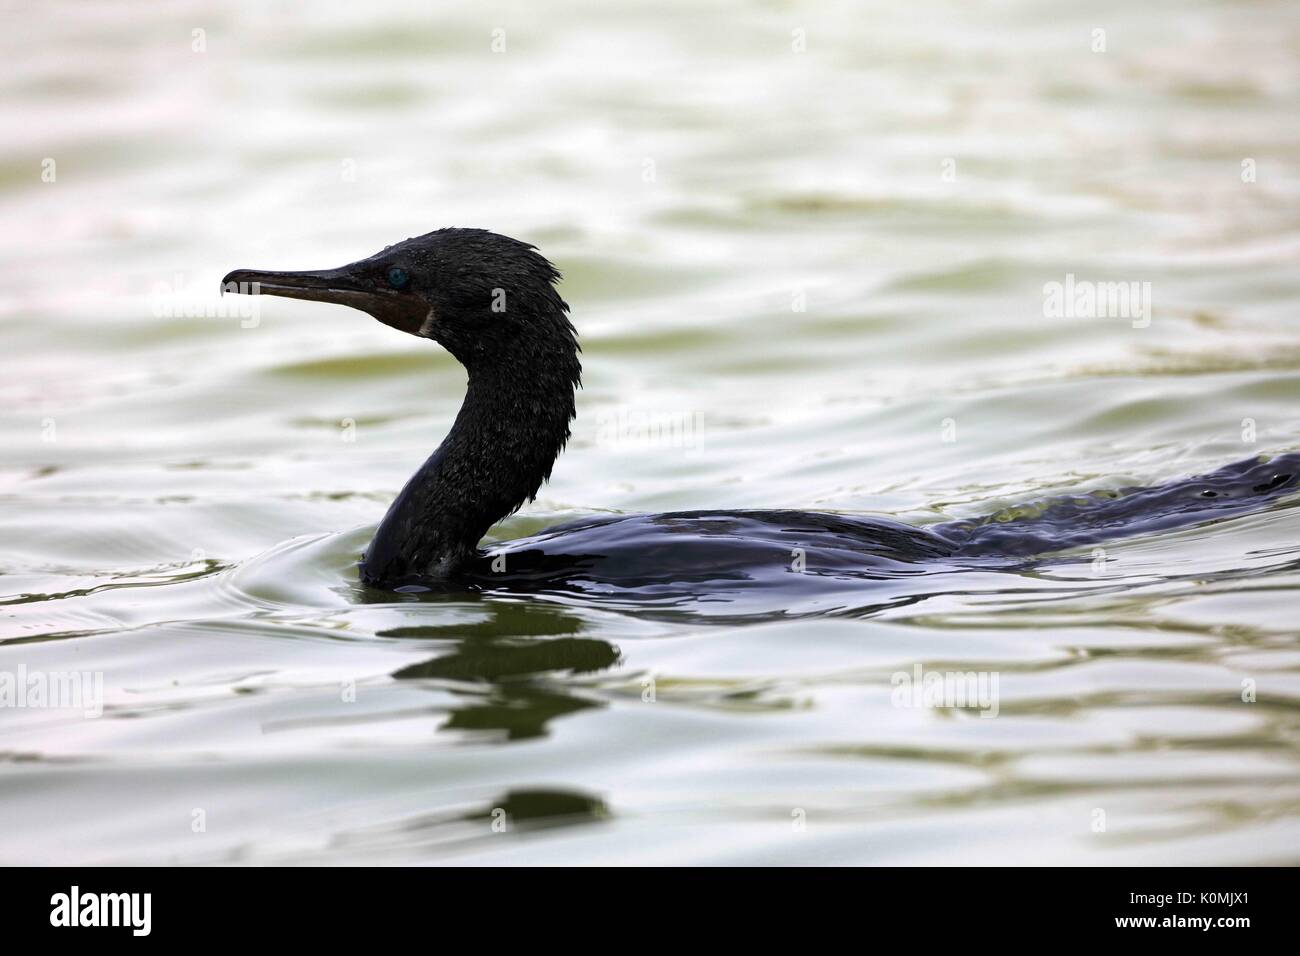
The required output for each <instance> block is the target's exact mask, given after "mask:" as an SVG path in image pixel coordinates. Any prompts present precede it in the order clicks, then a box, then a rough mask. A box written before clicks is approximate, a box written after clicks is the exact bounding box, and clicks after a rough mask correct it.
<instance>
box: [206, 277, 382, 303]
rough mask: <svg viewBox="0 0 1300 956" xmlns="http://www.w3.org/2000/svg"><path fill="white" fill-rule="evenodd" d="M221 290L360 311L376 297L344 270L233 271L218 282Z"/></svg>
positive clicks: (372, 291) (373, 292) (370, 290)
mask: <svg viewBox="0 0 1300 956" xmlns="http://www.w3.org/2000/svg"><path fill="white" fill-rule="evenodd" d="M221 291H222V292H237V293H239V294H241V295H281V296H285V297H286V298H290V299H307V300H309V301H311V302H335V303H337V304H339V305H350V306H352V308H354V309H361V310H362V311H369V310H368V308H367V306H368V305H369V303H370V301H371V300H372V299H374V298H375V295H376V292H375V290H374V289H361V288H358V286H357V284H356V282H355V281H354V280H353V279H352V277H351V276H350V275H349V273H348V270H347V269H346V268H343V269H317V270H315V271H312V272H262V271H260V270H258V269H236V270H235V271H234V272H230V273H227V274H226V277H225V278H224V279H222V280H221Z"/></svg>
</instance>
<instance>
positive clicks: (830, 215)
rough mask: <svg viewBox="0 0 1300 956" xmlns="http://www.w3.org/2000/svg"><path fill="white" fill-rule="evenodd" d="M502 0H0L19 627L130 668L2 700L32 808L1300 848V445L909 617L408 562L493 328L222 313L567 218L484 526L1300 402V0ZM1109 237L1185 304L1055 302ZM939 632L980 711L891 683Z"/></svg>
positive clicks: (540, 234)
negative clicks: (528, 474)
mask: <svg viewBox="0 0 1300 956" xmlns="http://www.w3.org/2000/svg"><path fill="white" fill-rule="evenodd" d="M476 7H477V5H470V6H469V7H467V8H454V9H449V10H446V11H439V10H436V9H434V8H433V6H432V5H429V4H425V3H419V4H394V5H388V4H365V5H355V6H352V5H340V6H339V8H338V9H334V10H331V9H329V8H327V7H325V6H324V5H312V6H311V8H310V9H308V8H306V7H298V6H297V5H292V4H285V3H249V4H246V5H237V4H215V3H175V4H168V5H166V6H165V7H161V6H159V5H156V4H147V3H123V4H94V5H91V4H62V3H50V4H43V5H40V6H37V7H32V8H31V9H28V10H25V11H24V12H23V14H22V16H21V17H16V18H13V19H14V22H12V23H11V24H10V28H9V29H7V30H6V31H5V33H4V35H3V36H2V37H0V45H2V46H3V50H4V58H3V59H4V63H5V66H4V67H3V74H2V75H3V78H4V82H3V93H2V94H0V95H2V96H3V108H4V111H5V118H6V120H7V122H6V123H5V127H6V136H5V139H4V142H3V144H2V145H0V210H2V215H3V221H4V229H3V238H2V241H3V252H4V255H3V257H0V278H2V280H3V284H2V286H0V288H2V289H3V292H0V330H2V334H3V339H2V341H3V359H2V360H0V361H2V362H3V371H2V372H0V594H3V595H4V596H3V598H0V602H2V603H0V672H4V671H8V672H11V673H17V672H18V670H19V668H22V669H24V670H25V672H27V673H32V672H35V673H40V674H49V673H52V672H60V671H74V672H77V673H86V674H98V675H101V679H102V681H103V685H102V686H103V694H102V701H103V713H102V715H101V716H98V717H87V716H85V714H84V712H82V711H78V710H74V709H66V708H65V709H58V708H52V707H35V706H30V707H17V706H9V707H3V708H0V862H5V863H19V862H36V863H68V862H88V863H96V862H129V863H157V862H184V863H208V862H239V863H282V862H291V863H345V862H348V863H408V862H421V863H425V862H427V863H439V862H457V863H503V862H518V863H588V862H600V863H630V862H640V863H759V862H776V863H810V862H819V863H848V862H852V863H926V864H929V863H947V862H962V863H1028V862H1045V863H1067V862H1068V863H1083V864H1098V865H1120V864H1135V863H1180V864H1185V863H1268V862H1300V764H1298V762H1297V753H1296V741H1297V738H1298V737H1300V645H1298V644H1297V629H1296V617H1295V609H1296V607H1297V601H1298V600H1300V571H1297V567H1300V564H1298V563H1297V562H1300V544H1297V541H1298V540H1300V510H1297V509H1296V508H1295V507H1293V505H1294V504H1295V501H1294V498H1293V499H1292V500H1290V501H1284V502H1281V503H1279V505H1278V506H1277V507H1275V508H1273V509H1271V510H1269V511H1268V512H1266V513H1262V514H1257V515H1254V516H1250V517H1244V518H1236V519H1232V520H1229V521H1222V522H1217V523H1214V524H1212V525H1208V526H1204V527H1198V528H1193V529H1187V530H1181V531H1176V532H1168V533H1164V534H1158V535H1153V536H1148V537H1145V538H1142V539H1138V540H1128V541H1122V542H1115V543H1113V544H1111V545H1108V546H1107V548H1106V549H1105V554H1104V556H1103V560H1102V561H1101V562H1100V565H1099V564H1098V562H1097V561H1096V560H1095V555H1093V553H1092V550H1091V549H1084V550H1083V551H1082V552H1080V553H1078V554H1075V555H1072V556H1067V557H1073V558H1074V559H1075V560H1074V561H1073V563H1070V562H1065V563H1058V564H1055V565H1052V566H1050V567H1046V568H1040V569H1036V570H1030V571H1026V572H1024V573H1023V574H1021V575H1018V576H1011V575H1000V576H998V577H997V578H996V579H994V578H992V577H991V576H990V578H989V579H988V580H973V581H972V582H971V583H970V586H969V587H968V588H964V589H962V590H961V591H947V592H941V593H934V594H932V595H929V596H928V597H926V598H925V599H924V600H919V601H916V602H910V603H905V604H902V605H900V606H898V607H895V608H893V609H892V610H883V611H880V612H879V613H876V614H874V615H871V616H867V617H858V618H834V617H825V618H812V619H799V620H781V619H779V618H775V617H774V618H773V619H772V620H769V621H766V622H760V623H754V624H749V625H745V626H723V625H706V624H693V623H690V622H689V621H684V622H664V621H661V620H648V619H645V618H644V617H638V616H637V615H634V614H620V613H617V612H616V611H613V610H609V609H601V608H596V607H591V606H584V605H583V604H582V603H581V602H579V601H575V602H571V603H568V604H557V603H544V602H539V601H528V600H520V599H513V600H501V599H492V598H483V597H475V596H472V595H471V596H465V597H463V598H451V599H447V598H444V599H440V600H424V601H420V600H407V599H402V600H396V599H394V598H393V597H392V596H386V595H382V594H373V593H367V592H365V591H364V590H363V589H361V588H360V586H359V585H358V583H357V579H356V572H355V568H354V562H355V560H356V557H357V555H358V554H359V552H360V551H361V549H362V548H363V547H364V545H365V543H366V542H367V540H368V536H369V534H370V532H371V531H372V530H373V528H374V526H375V524H376V523H377V522H378V520H379V518H380V517H381V515H382V513H383V511H384V508H385V507H386V505H387V503H388V501H389V500H390V499H391V497H392V496H393V494H395V492H396V491H397V489H398V488H399V487H400V486H401V484H402V482H403V481H404V480H405V478H406V477H407V476H408V475H409V474H410V472H411V471H413V470H414V468H415V467H416V466H417V465H418V463H419V462H420V461H422V460H423V458H424V457H425V456H426V455H427V453H428V452H429V451H430V449H431V448H432V447H433V446H434V445H435V444H436V443H437V441H438V440H439V439H440V437H441V435H442V434H443V432H444V431H445V429H446V428H447V426H448V425H449V424H450V421H451V419H452V417H453V416H454V414H455V411H456V409H457V407H458V404H459V401H460V397H461V393H462V388H463V385H464V376H463V374H462V372H461V371H460V369H459V367H458V366H457V365H456V364H455V363H454V361H453V360H452V359H450V358H449V357H448V356H447V355H446V354H445V353H442V352H441V351H440V350H438V349H437V348H436V347H434V346H432V345H431V344H429V343H427V342H420V341H416V340H414V339H411V338H408V337H405V336H402V335H401V334H400V333H398V332H395V331H392V330H390V329H386V328H384V327H382V326H380V325H378V324H377V323H375V322H373V321H371V320H369V319H368V318H367V317H365V316H363V315H361V314H360V313H356V312H351V311H348V310H346V309H343V308H339V307H332V306H323V305H313V304H310V303H302V302H294V301H290V300H270V299H268V300H266V301H265V302H261V303H260V314H259V315H257V316H256V317H255V319H254V317H251V316H245V317H241V316H240V315H237V314H229V313H227V314H221V315H212V316H204V315H196V316H194V317H184V313H185V312H186V311H187V308H191V309H199V310H202V309H203V308H217V307H218V305H219V303H220V301H221V300H218V299H217V298H216V296H215V294H214V292H215V289H216V288H217V284H218V280H219V278H220V277H221V276H222V275H223V274H224V273H225V272H226V271H228V270H229V269H232V268H235V267H261V268H271V269H277V268H284V269H291V268H316V267H330V266H336V265H340V264H342V263H344V262H348V261H351V260H353V259H357V258H360V257H362V256H365V255H368V254H370V253H372V252H374V251H376V250H378V249H379V248H381V247H382V246H384V245H386V244H388V243H390V242H394V241H396V240H399V239H403V238H406V237H407V236H411V235H416V234H419V233H422V232H425V231H428V230H430V229H433V228H436V227H439V226H444V225H462V226H482V227H487V228H491V229H495V230H497V231H500V232H503V233H506V234H508V235H514V236H518V237H521V238H526V239H528V240H530V241H532V242H535V243H537V244H538V245H539V246H540V247H541V249H542V250H543V252H544V253H546V254H547V255H548V256H549V257H550V258H551V259H553V260H554V261H555V262H556V263H557V264H558V265H559V266H560V268H561V269H562V270H563V271H564V273H565V276H566V278H565V282H564V284H563V287H562V291H563V293H564V295H565V297H566V299H567V300H568V301H569V303H570V304H571V305H572V307H573V317H574V321H575V324H576V325H577V327H578V329H579V331H580V333H581V336H582V343H583V349H584V368H585V372H584V380H585V388H584V390H583V391H582V392H581V393H580V397H579V418H578V420H577V422H576V423H575V432H574V438H573V441H572V442H571V444H570V447H569V449H568V451H567V452H566V453H565V455H564V456H563V457H562V458H561V459H560V462H559V463H558V465H557V467H556V469H555V472H554V475H553V479H552V481H551V483H550V484H549V485H548V486H546V487H545V488H544V489H543V491H542V494H541V495H540V496H539V498H538V500H537V501H536V502H535V503H534V504H532V505H530V506H528V507H527V508H526V509H525V510H524V511H523V512H522V513H520V514H519V515H517V516H515V517H513V518H511V519H509V520H507V521H506V522H504V523H503V524H502V525H500V526H499V527H497V528H495V529H494V530H493V535H494V536H495V537H498V538H509V537H515V536H519V535H523V534H528V533H531V532H533V531H536V530H539V529H541V528H543V527H545V526H546V525H547V524H549V523H552V522H555V521H559V520H567V519H570V518H574V517H579V516H582V515H587V514H591V513H594V512H610V511H612V512H623V511H656V510H668V509H684V508H714V507H716V508H751V507H772V508H775V507H790V508H808V509H824V510H842V511H849V512H872V513H881V514H887V515H891V516H894V517H898V518H901V519H903V520H908V521H914V522H929V521H935V520H940V519H946V518H964V517H974V516H979V515H983V514H987V513H990V512H993V511H996V510H998V509H1000V508H1004V507H1008V506H1013V505H1016V504H1017V503H1019V502H1021V501H1024V500H1029V499H1033V498H1035V497H1038V496H1041V495H1043V494H1048V493H1067V492H1084V491H1089V490H1092V489H1097V488H1119V487H1122V486H1125V485H1134V484H1154V483H1158V482H1161V481H1165V480H1169V479H1172V478H1176V477H1179V476H1182V475H1186V474H1192V473H1197V472H1202V471H1206V470H1209V469H1211V468H1213V467H1217V466H1219V465H1221V464H1223V463H1226V462H1229V461H1234V460H1238V459H1242V458H1246V457H1249V456H1251V455H1256V454H1264V453H1268V452H1272V451H1280V450H1284V449H1294V448H1296V447H1297V446H1300V417H1298V416H1297V412H1296V399H1297V397H1300V338H1298V337H1297V328H1298V324H1300V319H1298V318H1297V314H1298V308H1297V306H1298V305H1300V272H1298V271H1297V269H1296V262H1297V256H1298V255H1300V125H1298V124H1297V122H1296V117H1297V116H1300V15H1298V14H1297V8H1296V7H1295V6H1294V4H1289V3H1284V2H1278V3H1269V2H1257V3H1249V4H1230V3H1201V4H1183V3H1164V2H1161V3H1155V4H1141V5H1136V6H1135V5H1133V4H1122V3H1116V2H1104V3H1101V4H1100V5H1098V4H1092V5H1089V8H1088V9H1087V11H1086V12H1080V11H1079V8H1078V7H1077V5H1075V4H1068V3H1065V2H1063V0H1062V2H1056V0H1051V2H1039V3H1017V2H1001V3H995V4H988V5H985V4H980V5H974V4H967V3H960V2H952V3H940V2H919V3H909V4H901V5H900V4H875V3H873V4H848V3H842V4H839V3H830V4H827V3H818V4H796V3H749V4H723V3H705V4H699V3H676V2H669V3H664V2H657V3H653V4H650V3H645V4H619V5H617V6H616V5H614V4H607V3H595V2H592V3H579V2H569V3H564V4H560V5H555V4H546V5H542V4H532V5H530V4H524V3H494V4H488V5H483V6H482V8H481V9H477V8H476ZM196 29H198V30H202V31H204V32H203V33H202V34H200V35H199V37H198V40H201V41H202V44H201V45H202V46H203V49H202V50H199V51H196V50H195V49H194V45H195V44H196V43H197V42H198V40H196V38H195V34H194V33H193V31H194V30H196ZM497 29H503V30H504V31H505V33H504V42H505V49H504V50H502V51H500V52H494V50H493V43H494V36H493V31H494V30H497ZM1096 29H1104V30H1105V50H1104V51H1094V50H1093V46H1094V44H1095V43H1096V38H1095V35H1094V32H1093V31H1094V30H1096ZM796 31H801V32H796ZM499 37H500V35H498V38H499ZM498 45H499V43H498ZM795 47H801V48H802V49H801V50H796V49H795ZM49 159H52V160H53V161H54V165H53V167H52V172H53V181H50V182H47V181H43V178H42V173H43V171H45V170H46V169H47V168H48V164H45V162H44V161H45V160H49ZM1243 164H1244V165H1243ZM1243 177H1244V178H1243ZM47 178H48V177H47ZM1067 275H1074V276H1075V277H1076V278H1078V279H1080V280H1084V281H1135V282H1139V283H1141V282H1149V283H1151V286H1150V288H1151V302H1152V310H1151V313H1150V316H1149V318H1150V321H1149V323H1148V324H1145V325H1143V323H1141V322H1135V321H1129V320H1128V319H1127V318H1065V317H1048V316H1047V315H1045V309H1044V291H1043V288H1044V285H1045V284H1046V283H1050V282H1064V281H1065V279H1066V276H1067ZM160 284H162V286H163V287H165V288H164V289H162V290H160V289H159V285H160ZM247 301H248V300H245V302H247ZM220 307H222V308H225V309H233V308H234V306H233V305H232V303H231V302H230V300H229V299H227V300H225V301H224V304H223V305H221V306H220ZM917 665H920V666H921V667H922V668H923V670H925V671H943V672H947V671H960V672H978V673H981V674H995V675H997V677H998V681H999V692H1000V696H999V700H998V708H997V716H996V718H994V719H985V718H983V717H981V715H980V711H978V710H976V709H973V708H971V707H966V708H955V709H952V708H934V707H903V706H897V704H898V700H897V698H896V695H895V694H894V689H895V688H894V684H893V677H894V675H896V674H899V673H904V674H911V673H913V668H914V667H916V666H917ZM1246 688H1249V691H1248V690H1247V689H1246ZM1243 697H1247V698H1252V699H1249V700H1243ZM494 822H496V823H498V826H496V827H494V826H493V824H494Z"/></svg>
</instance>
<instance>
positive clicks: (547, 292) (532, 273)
mask: <svg viewBox="0 0 1300 956" xmlns="http://www.w3.org/2000/svg"><path fill="white" fill-rule="evenodd" d="M559 278H560V273H559V272H558V271H557V270H556V269H555V267H554V266H553V265H551V263H550V262H548V261H547V260H546V259H545V258H543V257H542V255H541V254H540V253H539V252H538V251H537V249H536V248H535V247H534V246H532V245H529V244H528V243H525V242H520V241H519V240H518V239H511V238H509V237H507V236H501V235H497V234H496V233H493V232H488V231H487V230H485V229H439V230H436V231H434V232H430V233H427V234H425V235H423V236H417V237H415V238H413V239H407V240H406V241H405V242H399V243H397V244H396V245H392V246H388V247H387V248H385V249H384V250H383V251H382V252H378V253H376V254H374V255H372V256H370V257H368V258H366V259H360V260H358V261H356V262H353V263H350V264H349V265H346V266H342V267H340V268H337V269H321V270H314V271H306V272H267V271H262V270H257V269H236V270H234V271H233V272H230V273H229V274H227V275H226V277H225V278H224V279H222V291H223V292H239V293H245V294H249V293H252V294H261V295H278V296H286V297H288V298H293V299H308V300H310V301H313V302H333V303H337V304H339V305H347V306H351V307H352V308H354V309H359V310H361V311H362V312H367V313H369V314H370V315H371V316H373V317H374V318H376V319H378V320H379V321H380V322H382V323H384V324H385V325H387V326H391V327H392V328H394V329H398V330H400V331H402V332H406V333H408V334H410V335H415V336H420V337H422V338H428V339H433V340H434V341H436V342H438V343H439V344H440V345H442V346H443V347H444V348H445V349H447V351H449V352H450V353H451V354H452V355H454V356H455V357H456V358H457V359H458V360H459V361H460V362H461V364H463V365H464V366H465V367H466V368H468V369H470V370H471V372H472V371H475V370H476V369H481V368H486V367H490V366H493V365H498V364H501V363H512V362H513V363H517V362H518V360H520V359H524V360H528V359H535V360H544V359H545V358H546V357H547V356H548V355H552V354H561V355H564V354H567V355H569V356H572V355H573V354H574V353H575V352H576V351H577V343H576V338H575V336H574V331H573V326H572V325H571V324H570V323H569V320H568V317H567V315H566V313H567V311H568V308H569V307H568V305H567V304H566V303H565V302H564V300H563V299H561V298H560V296H559V293H558V292H557V291H556V289H555V283H556V282H557V281H558V280H559Z"/></svg>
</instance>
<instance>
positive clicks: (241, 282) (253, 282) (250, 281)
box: [221, 266, 428, 335]
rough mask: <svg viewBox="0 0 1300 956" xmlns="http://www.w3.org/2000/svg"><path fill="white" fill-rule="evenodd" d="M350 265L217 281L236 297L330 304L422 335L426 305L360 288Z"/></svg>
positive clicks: (251, 272)
mask: <svg viewBox="0 0 1300 956" xmlns="http://www.w3.org/2000/svg"><path fill="white" fill-rule="evenodd" d="M354 275H355V272H354V268H353V267H352V266H343V267H342V268H340V269H316V270H313V271H310V272H265V271H262V270H259V269H236V270H234V271H233V272H229V273H227V274H226V277H225V278H224V279H222V280H221V291H222V292H223V293H226V292H235V293H238V294H240V295H278V296H284V297H285V298H288V299H306V300H308V301H309V302H333V303H335V304H337V305H346V306H350V307H351V308H354V309H359V310H360V311H362V312H366V313H369V314H370V315H372V316H374V317H375V318H376V319H378V320H379V321H380V322H383V323H384V324H385V325H389V326H392V327H393V328H395V329H399V330H400V331H402V332H408V333H410V334H411V335H422V334H423V333H422V331H421V329H422V326H423V325H424V320H425V316H426V313H427V311H428V306H427V304H425V303H422V302H421V301H420V300H419V298H418V297H416V296H413V295H409V294H402V293H399V292H395V291H392V290H389V289H381V288H375V287H374V286H372V285H362V284H361V283H360V282H358V281H357V279H356V278H354Z"/></svg>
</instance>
